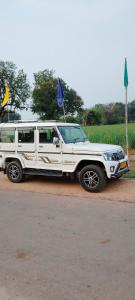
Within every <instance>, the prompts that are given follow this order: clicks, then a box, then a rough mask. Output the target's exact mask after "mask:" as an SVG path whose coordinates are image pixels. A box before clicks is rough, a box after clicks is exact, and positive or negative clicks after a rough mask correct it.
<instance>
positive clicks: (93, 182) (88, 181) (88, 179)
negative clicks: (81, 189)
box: [83, 171, 99, 188]
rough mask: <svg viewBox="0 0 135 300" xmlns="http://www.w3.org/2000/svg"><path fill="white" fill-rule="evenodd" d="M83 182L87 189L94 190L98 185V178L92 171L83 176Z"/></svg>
mask: <svg viewBox="0 0 135 300" xmlns="http://www.w3.org/2000/svg"><path fill="white" fill-rule="evenodd" d="M83 181H84V183H85V185H86V186H87V187H89V188H95V187H96V186H97V185H98V184H99V176H98V174H97V173H96V172H94V171H87V172H85V173H84V175H83Z"/></svg>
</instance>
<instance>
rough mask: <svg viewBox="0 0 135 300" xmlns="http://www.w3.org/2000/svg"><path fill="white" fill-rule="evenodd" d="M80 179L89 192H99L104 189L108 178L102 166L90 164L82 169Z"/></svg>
mask: <svg viewBox="0 0 135 300" xmlns="http://www.w3.org/2000/svg"><path fill="white" fill-rule="evenodd" d="M79 181H80V184H81V186H82V187H83V188H84V189H85V190H86V191H87V192H93V193H97V192H100V191H102V190H103V189H104V187H105V185H106V182H107V178H106V174H105V172H104V170H103V169H102V168H101V167H100V166H97V165H88V166H85V167H84V168H83V169H82V170H81V171H80V174H79Z"/></svg>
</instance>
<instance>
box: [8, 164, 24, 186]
mask: <svg viewBox="0 0 135 300" xmlns="http://www.w3.org/2000/svg"><path fill="white" fill-rule="evenodd" d="M6 173H7V176H8V178H9V180H10V181H12V182H15V183H19V182H21V181H22V180H23V171H22V167H21V165H20V163H19V162H17V161H12V162H10V163H9V164H8V165H7V168H6Z"/></svg>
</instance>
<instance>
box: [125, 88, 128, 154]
mask: <svg viewBox="0 0 135 300" xmlns="http://www.w3.org/2000/svg"><path fill="white" fill-rule="evenodd" d="M125 130H126V152H127V156H128V101H127V87H125Z"/></svg>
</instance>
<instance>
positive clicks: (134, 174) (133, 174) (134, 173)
mask: <svg viewBox="0 0 135 300" xmlns="http://www.w3.org/2000/svg"><path fill="white" fill-rule="evenodd" d="M123 178H129V179H132V178H135V171H129V172H127V173H126V174H124V175H123Z"/></svg>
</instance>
